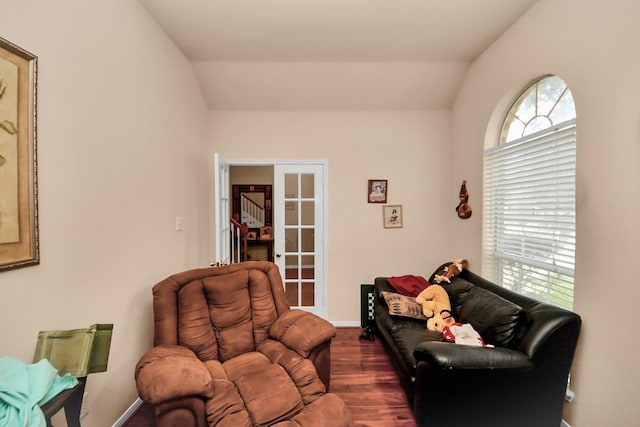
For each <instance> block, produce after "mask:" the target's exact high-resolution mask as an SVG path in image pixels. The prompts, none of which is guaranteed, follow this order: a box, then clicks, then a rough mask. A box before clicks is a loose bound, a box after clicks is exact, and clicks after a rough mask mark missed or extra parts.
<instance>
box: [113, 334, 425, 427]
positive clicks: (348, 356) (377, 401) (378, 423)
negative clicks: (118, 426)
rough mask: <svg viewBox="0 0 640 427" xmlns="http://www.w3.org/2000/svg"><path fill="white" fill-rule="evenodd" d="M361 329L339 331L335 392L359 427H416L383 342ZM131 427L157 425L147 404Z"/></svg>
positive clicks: (333, 365) (335, 350) (334, 348)
mask: <svg viewBox="0 0 640 427" xmlns="http://www.w3.org/2000/svg"><path fill="white" fill-rule="evenodd" d="M360 333H361V329H360V328H338V334H337V336H336V338H335V339H334V340H333V342H332V344H331V392H332V393H336V394H337V395H338V396H340V397H341V398H342V399H343V400H344V401H345V402H346V403H347V406H349V408H350V409H351V413H352V415H353V420H354V422H355V425H356V426H359V427H365V426H366V427H392V426H393V427H416V423H415V421H414V419H413V415H412V413H411V408H410V407H409V403H408V402H407V397H406V395H405V393H404V390H403V389H402V386H401V385H400V381H399V380H398V377H397V376H396V373H395V371H394V370H393V367H392V366H391V361H390V360H389V356H387V354H386V353H385V351H384V348H383V347H382V343H381V342H380V340H379V339H377V338H376V340H375V341H368V340H360V339H359V337H360ZM125 426H127V427H150V426H155V422H154V414H153V408H152V407H150V406H148V405H146V404H143V405H142V406H141V407H140V408H139V409H138V410H137V411H136V413H135V414H134V416H133V417H131V418H130V419H129V420H128V421H127V422H126V423H125Z"/></svg>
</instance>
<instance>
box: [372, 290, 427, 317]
mask: <svg viewBox="0 0 640 427" xmlns="http://www.w3.org/2000/svg"><path fill="white" fill-rule="evenodd" d="M382 296H383V297H384V300H385V301H386V302H387V307H389V314H390V315H392V316H399V317H408V318H410V319H419V320H427V317H426V316H425V315H424V313H423V312H422V306H421V305H420V304H418V303H417V302H416V299H415V298H413V297H408V296H406V295H400V294H396V293H394V292H386V291H382Z"/></svg>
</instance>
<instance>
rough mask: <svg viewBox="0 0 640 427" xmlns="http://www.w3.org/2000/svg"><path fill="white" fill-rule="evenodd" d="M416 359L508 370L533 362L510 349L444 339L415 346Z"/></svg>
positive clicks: (441, 365) (441, 366) (449, 365)
mask: <svg viewBox="0 0 640 427" xmlns="http://www.w3.org/2000/svg"><path fill="white" fill-rule="evenodd" d="M413 356H414V357H415V358H416V362H418V363H419V362H420V361H424V362H427V363H428V364H429V365H431V366H433V367H435V368H439V369H508V370H516V371H518V370H522V371H528V370H530V369H532V368H533V362H531V360H530V359H529V358H528V357H527V355H526V354H523V353H521V352H519V351H516V350H512V349H509V348H502V347H497V348H488V347H475V346H467V345H462V344H454V343H449V342H442V341H427V342H423V343H420V344H418V346H416V348H415V350H414V352H413Z"/></svg>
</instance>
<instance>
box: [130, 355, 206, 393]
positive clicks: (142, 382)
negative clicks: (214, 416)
mask: <svg viewBox="0 0 640 427" xmlns="http://www.w3.org/2000/svg"><path fill="white" fill-rule="evenodd" d="M135 378H136V386H137V387H138V393H139V394H140V397H141V398H142V400H144V401H146V402H150V403H153V404H158V403H162V402H166V401H169V400H173V399H178V398H181V397H188V396H202V397H205V398H211V397H212V396H213V388H212V380H211V375H210V374H209V371H208V370H207V368H206V367H205V365H204V363H202V362H201V361H200V359H198V357H197V356H196V355H195V354H194V353H193V352H192V351H191V350H189V349H187V348H185V347H181V346H177V345H160V346H157V347H153V348H152V349H150V350H149V351H147V352H146V353H145V354H144V355H143V356H142V358H141V359H140V361H139V362H138V364H137V365H136V370H135Z"/></svg>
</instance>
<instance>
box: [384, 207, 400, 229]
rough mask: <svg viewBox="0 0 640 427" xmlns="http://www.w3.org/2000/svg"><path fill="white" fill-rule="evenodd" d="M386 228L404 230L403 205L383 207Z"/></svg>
mask: <svg viewBox="0 0 640 427" xmlns="http://www.w3.org/2000/svg"><path fill="white" fill-rule="evenodd" d="M382 220H383V225H384V228H402V205H385V206H383V207H382Z"/></svg>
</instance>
